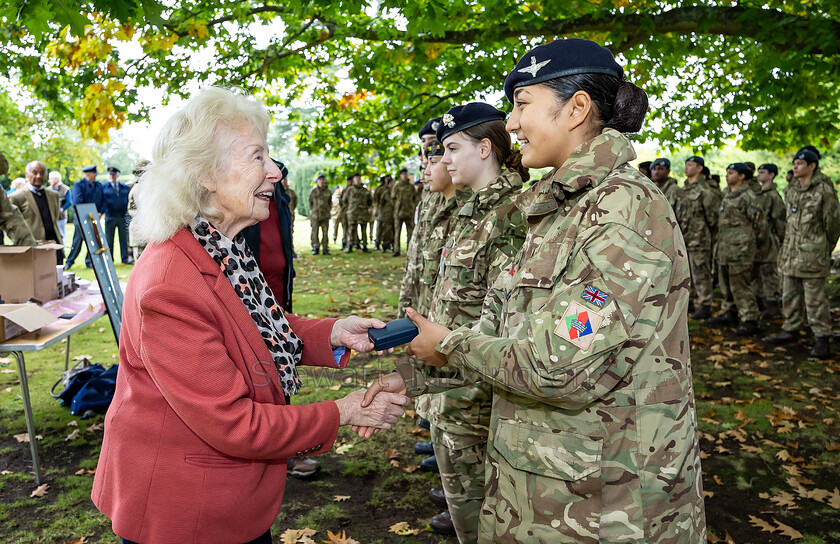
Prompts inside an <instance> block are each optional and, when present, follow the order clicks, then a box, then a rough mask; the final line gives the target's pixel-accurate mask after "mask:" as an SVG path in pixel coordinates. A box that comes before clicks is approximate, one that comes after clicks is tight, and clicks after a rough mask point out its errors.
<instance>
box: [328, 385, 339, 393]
mask: <svg viewBox="0 0 840 544" xmlns="http://www.w3.org/2000/svg"><path fill="white" fill-rule="evenodd" d="M339 389H341V384H336V385H331V386H330V387H329V390H330V391H338V390H339Z"/></svg>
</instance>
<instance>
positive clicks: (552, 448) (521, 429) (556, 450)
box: [493, 419, 601, 482]
mask: <svg viewBox="0 0 840 544" xmlns="http://www.w3.org/2000/svg"><path fill="white" fill-rule="evenodd" d="M493 446H494V447H495V448H496V450H497V451H498V452H499V453H500V454H501V456H502V457H504V458H505V460H506V461H507V462H508V463H509V464H510V466H512V467H513V468H515V469H516V470H522V471H525V472H530V473H533V474H537V475H539V476H546V477H548V478H555V479H558V480H564V481H567V482H577V481H580V480H583V479H585V478H586V477H587V476H591V475H593V474H595V473H596V472H600V470H601V443H600V442H598V441H595V440H590V439H589V438H588V437H586V436H583V435H579V434H574V433H570V432H566V431H554V432H552V431H551V430H549V429H546V428H540V427H536V426H533V425H529V424H527V423H522V422H517V421H512V420H504V419H503V420H500V421H499V426H498V428H497V429H496V436H495V438H494V440H493Z"/></svg>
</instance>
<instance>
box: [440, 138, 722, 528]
mask: <svg viewBox="0 0 840 544" xmlns="http://www.w3.org/2000/svg"><path fill="white" fill-rule="evenodd" d="M635 156H636V155H635V152H634V151H633V148H632V146H631V145H630V142H629V140H627V138H626V137H624V136H623V135H621V134H620V133H618V132H616V131H614V130H612V129H605V130H604V132H603V133H602V134H601V135H599V136H597V137H595V138H593V139H592V140H590V141H588V142H586V143H584V144H582V145H581V146H580V147H578V148H577V149H576V150H575V151H574V152H573V153H572V156H571V157H570V158H569V159H568V160H567V161H566V163H565V164H564V165H563V167H561V168H560V169H559V170H556V171H552V172H551V173H550V174H549V175H547V176H546V177H544V178H543V179H542V180H541V181H540V182H539V183H537V184H536V185H535V186H533V187H531V188H530V189H529V190H528V191H526V192H525V193H523V194H522V196H521V197H520V198H518V199H517V201H516V203H517V205H518V206H519V207H520V208H521V209H522V210H523V211H524V212H525V214H526V216H527V219H528V224H529V232H528V236H527V238H526V240H525V244H524V245H523V247H522V249H521V250H520V251H519V253H518V255H517V256H516V257H515V258H514V261H513V265H512V267H511V269H510V271H509V272H506V273H504V274H501V275H500V276H499V277H498V279H497V280H496V282H495V284H494V285H493V287H492V289H491V291H490V292H489V293H488V296H487V298H486V300H485V303H484V308H483V310H482V313H481V319H480V321H479V322H478V324H477V325H476V326H474V327H473V328H472V329H470V328H467V327H461V328H460V329H457V330H455V331H453V332H452V333H450V334H449V335H448V336H446V338H444V339H443V341H442V342H441V343H440V344H439V345H438V346H437V349H438V351H440V352H441V353H444V354H446V355H447V356H448V361H449V364H448V365H447V366H455V367H459V368H466V369H469V370H472V371H475V372H478V373H480V374H482V375H483V376H484V377H485V379H486V380H488V381H490V382H491V383H492V384H493V409H492V419H491V423H490V437H489V440H488V449H487V468H486V478H487V481H486V487H485V490H486V498H485V500H484V504H483V507H482V512H481V520H480V528H479V541H480V542H488V543H489V542H494V543H496V542H522V543H525V542H527V543H532V542H575V543H596V542H618V541H620V542H634V543H646V544H648V543H664V542H668V543H671V542H679V543H681V544H683V543H692V544H693V543H701V542H705V541H706V538H705V537H706V529H705V514H704V505H703V496H702V480H701V477H702V475H701V470H700V456H699V454H700V450H699V445H698V437H697V422H696V415H695V405H694V394H693V388H692V376H691V364H690V358H689V347H688V345H689V344H688V326H687V316H686V306H687V304H688V298H689V284H690V278H689V267H688V259H687V255H686V249H685V244H684V243H683V239H682V235H681V234H680V230H679V228H677V221H676V217H675V215H674V212H673V211H672V209H671V207H670V205H668V203H667V201H666V200H665V199H664V198H663V196H662V194H661V193H660V191H659V190H658V189H656V187H655V186H654V184H653V183H651V182H650V181H649V180H647V179H646V178H644V176H642V175H641V174H640V173H639V172H638V171H637V170H636V169H634V168H633V167H631V166H630V164H628V161H631V160H633V159H634V158H635ZM443 368H446V366H444V367H443Z"/></svg>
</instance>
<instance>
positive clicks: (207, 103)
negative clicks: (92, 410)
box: [92, 88, 408, 544]
mask: <svg viewBox="0 0 840 544" xmlns="http://www.w3.org/2000/svg"><path fill="white" fill-rule="evenodd" d="M268 123H269V116H268V113H267V112H266V111H265V109H264V108H263V107H262V105H260V104H259V103H258V102H256V101H255V100H252V99H248V98H246V97H242V96H237V95H234V94H233V93H231V92H229V91H227V90H224V89H219V88H210V89H206V90H204V91H202V92H200V93H198V94H197V95H196V96H194V97H193V98H192V99H190V100H189V101H188V102H187V104H186V105H185V107H184V109H183V110H181V111H180V112H178V113H177V114H175V116H173V117H172V119H170V120H169V122H168V123H167V124H166V126H165V127H164V128H163V130H162V131H161V133H160V135H159V136H158V139H157V141H156V143H155V146H154V150H153V157H152V164H151V165H150V166H149V167H148V168H147V169H146V170H145V172H144V173H143V176H142V178H141V184H140V189H141V191H140V194H139V195H138V200H139V206H138V213H137V215H136V216H135V217H134V218H133V220H132V223H131V228H132V233H133V234H135V235H139V236H140V237H142V238H144V239H145V240H147V241H148V242H149V245H148V247H147V248H146V250H145V251H144V252H143V255H142V258H141V259H139V260H138V261H137V265H136V266H135V268H134V270H133V271H132V274H131V278H130V279H129V282H128V288H127V289H126V293H125V300H124V306H123V320H122V331H121V335H120V363H121V364H120V371H119V374H118V377H117V387H116V393H115V396H114V400H113V402H112V404H111V408H110V409H109V410H108V414H107V416H106V419H105V438H104V441H103V443H102V452H101V455H100V458H99V465H98V467H97V470H96V477H95V479H94V484H93V493H92V498H93V502H94V503H95V504H96V506H97V508H99V509H100V510H101V511H102V512H103V513H104V514H105V515H107V516H108V517H110V518H111V520H112V522H113V530H114V532H115V533H116V534H117V535H118V536H120V537H122V538H123V541H124V542H140V543H152V542H177V543H187V542H195V543H202V544H204V543H214V542H219V543H244V542H254V543H257V542H259V543H264V542H271V534H270V531H269V529H270V527H271V524H272V522H273V521H274V519H275V517H276V516H277V513H278V511H279V508H280V502H281V500H282V498H283V488H284V482H285V477H286V459H287V458H289V457H293V456H300V455H312V454H316V453H324V452H326V451H328V450H329V449H330V448H331V447H332V446H333V444H334V442H335V440H336V434H337V432H338V428H339V426H341V425H361V426H373V427H376V428H388V427H389V426H390V424H391V423H394V422H395V421H396V420H397V418H398V417H399V416H400V415H402V412H403V409H402V406H404V405H405V404H407V403H408V398H407V397H405V396H404V395H401V394H399V393H397V394H391V393H384V394H381V395H379V396H377V397H376V401H375V402H374V403H373V405H371V406H370V407H367V408H362V407H361V402H360V401H361V399H362V396H363V393H364V391H361V390H360V391H356V392H354V393H351V394H349V395H347V396H346V397H344V398H342V399H339V400H337V401H334V402H333V401H328V402H318V403H313V404H308V405H302V406H292V405H290V404H289V397H290V396H291V395H292V394H294V393H295V392H296V391H297V390H298V389H299V388H300V387H301V381H300V379H299V377H298V373H297V369H296V365H298V364H310V365H318V366H326V367H333V368H341V367H344V365H345V364H346V363H347V360H348V358H349V351H350V349H354V350H357V351H371V350H372V349H373V345H372V344H371V343H370V342H369V341H368V338H367V329H368V328H369V327H383V326H384V323H382V322H381V321H379V320H371V319H360V318H357V317H349V318H345V319H338V320H336V319H322V320H321V319H316V320H306V319H303V318H300V317H296V316H293V315H291V314H285V313H284V312H283V310H282V309H281V308H280V306H279V305H278V304H277V302H276V301H275V299H274V296H273V293H272V292H271V289H270V287H269V286H268V285H267V283H266V281H265V278H264V276H263V274H262V273H261V272H260V269H259V267H258V266H257V264H256V262H255V260H254V259H253V257H252V255H251V252H250V251H249V250H248V248H247V246H246V245H245V242H244V240H243V238H242V236H241V230H242V229H243V228H245V227H247V226H248V225H252V224H255V223H256V222H258V221H262V220H264V219H266V218H267V217H268V215H269V205H271V199H272V197H273V194H274V192H273V190H272V189H273V185H274V184H275V183H277V182H278V181H280V172H279V170H278V168H277V166H276V165H275V164H274V162H272V160H271V159H270V158H269V156H268V149H267V144H266V131H267V128H268ZM348 348H349V349H348Z"/></svg>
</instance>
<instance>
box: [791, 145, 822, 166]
mask: <svg viewBox="0 0 840 544" xmlns="http://www.w3.org/2000/svg"><path fill="white" fill-rule="evenodd" d="M797 159H800V160H803V161H805V162H807V163H808V164H811V163H815V162H820V156H819V155H817V154H816V153H814V152H813V151H811V150H810V149H804V148H803V149H800V150H799V151H797V152H796V155H794V156H793V160H797Z"/></svg>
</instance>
